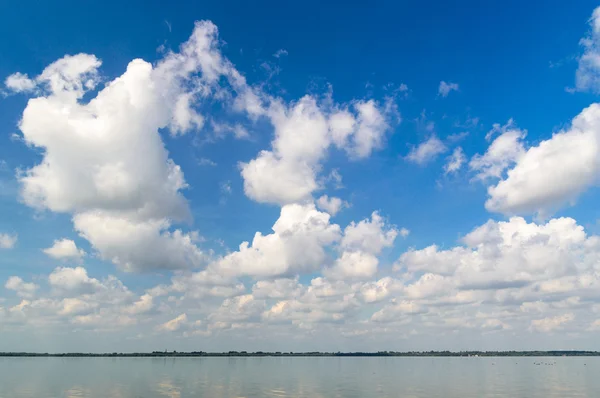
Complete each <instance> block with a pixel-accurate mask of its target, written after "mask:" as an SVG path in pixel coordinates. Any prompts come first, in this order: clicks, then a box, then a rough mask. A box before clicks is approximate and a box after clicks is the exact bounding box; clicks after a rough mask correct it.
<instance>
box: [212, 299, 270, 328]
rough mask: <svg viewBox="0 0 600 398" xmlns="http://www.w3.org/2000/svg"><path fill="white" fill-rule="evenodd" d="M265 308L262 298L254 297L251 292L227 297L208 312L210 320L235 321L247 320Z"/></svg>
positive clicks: (256, 317) (256, 316) (258, 314)
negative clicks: (217, 306)
mask: <svg viewBox="0 0 600 398" xmlns="http://www.w3.org/2000/svg"><path fill="white" fill-rule="evenodd" d="M264 308H265V302H264V300H260V299H258V300H257V299H255V298H254V296H253V295H251V294H244V295H241V296H237V297H232V298H227V299H225V301H223V303H222V304H221V306H220V307H219V308H218V309H217V310H216V311H214V312H213V313H211V314H210V316H209V320H210V321H211V322H226V323H230V322H236V321H247V320H250V319H252V318H254V319H256V320H258V317H259V316H260V314H261V313H262V312H263V310H264Z"/></svg>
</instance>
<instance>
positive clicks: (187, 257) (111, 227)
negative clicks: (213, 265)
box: [73, 212, 208, 271]
mask: <svg viewBox="0 0 600 398" xmlns="http://www.w3.org/2000/svg"><path fill="white" fill-rule="evenodd" d="M73 223H74V225H75V228H76V229H77V230H78V231H79V233H80V234H81V236H82V237H84V238H85V239H87V240H88V241H90V242H91V243H92V246H93V247H94V248H95V249H97V250H98V252H99V253H100V256H101V257H102V258H104V259H106V260H110V261H112V262H113V263H115V264H116V265H118V266H119V268H121V269H122V270H125V271H142V270H153V269H185V268H189V267H199V266H201V265H202V264H205V263H206V262H207V259H208V257H207V255H206V254H204V253H203V252H202V251H201V250H200V249H199V248H198V247H197V246H196V242H198V241H199V240H200V237H199V235H198V233H197V232H191V233H184V232H182V231H181V230H179V229H177V230H174V231H173V232H170V231H168V228H169V226H170V223H169V222H168V221H167V220H166V219H151V220H147V221H134V220H130V219H127V218H122V217H113V216H112V215H111V214H106V213H103V212H86V213H80V214H77V215H76V216H75V217H74V218H73Z"/></svg>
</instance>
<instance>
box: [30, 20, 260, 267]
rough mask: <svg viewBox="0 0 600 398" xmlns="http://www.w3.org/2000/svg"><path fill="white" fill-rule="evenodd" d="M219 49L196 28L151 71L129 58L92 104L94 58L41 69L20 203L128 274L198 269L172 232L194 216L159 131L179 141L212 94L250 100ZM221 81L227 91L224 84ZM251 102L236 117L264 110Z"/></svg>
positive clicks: (202, 27)
mask: <svg viewBox="0 0 600 398" xmlns="http://www.w3.org/2000/svg"><path fill="white" fill-rule="evenodd" d="M218 43H219V40H218V32H217V28H216V26H214V25H213V24H212V23H211V22H206V21H204V22H198V23H196V26H195V29H194V31H193V33H192V35H191V37H190V38H189V40H188V41H187V42H185V43H184V44H182V45H181V47H180V49H179V52H168V53H166V55H165V56H164V58H163V59H161V60H159V61H158V62H157V63H156V64H154V65H152V64H150V63H148V62H145V61H143V60H140V59H136V60H133V61H131V62H130V63H129V65H128V66H127V70H126V72H125V73H124V74H123V75H121V76H119V77H117V78H115V79H113V80H112V81H108V82H107V83H106V85H105V86H104V87H102V88H100V89H99V91H98V92H97V93H96V94H95V96H92V97H91V98H90V99H89V100H88V99H87V98H85V97H84V94H86V93H88V92H90V90H93V89H95V88H96V85H97V83H98V82H99V77H98V76H99V72H98V68H99V67H100V65H101V61H100V60H98V59H97V58H96V57H95V56H93V55H88V54H77V55H74V56H65V57H63V58H61V59H59V60H58V61H56V62H54V63H52V64H50V65H49V66H48V67H46V68H45V69H44V71H43V72H42V73H41V74H40V75H39V76H37V77H36V78H35V79H32V80H35V82H36V84H37V85H38V86H39V89H40V90H39V96H38V97H37V98H33V99H31V100H30V101H29V102H28V105H27V107H26V108H25V110H24V112H23V116H22V119H21V121H20V123H19V127H20V130H21V132H22V134H23V139H24V140H25V142H26V143H27V144H29V145H31V146H35V147H38V148H41V149H42V153H43V159H42V161H41V162H40V163H39V164H38V165H36V166H34V167H32V168H30V169H29V170H26V171H25V172H24V173H23V174H22V175H21V176H20V178H19V181H20V183H21V187H22V192H21V196H22V198H23V200H24V202H25V203H26V204H28V205H30V206H32V207H35V208H38V209H48V210H51V211H54V212H64V213H70V214H72V215H73V220H74V223H75V228H76V229H77V230H78V231H79V232H80V234H81V235H82V236H83V237H85V238H86V239H88V240H89V241H90V243H91V244H92V246H93V247H94V248H95V249H96V250H98V251H99V253H100V255H101V257H103V258H105V259H108V260H112V261H114V262H115V263H116V264H117V265H119V266H120V267H121V268H123V269H125V270H136V271H140V270H145V269H148V268H186V267H196V266H198V265H200V264H201V263H202V258H203V257H204V255H203V254H202V252H201V251H200V249H198V248H197V247H196V246H195V244H194V243H193V241H194V240H195V239H194V236H195V235H196V233H190V234H185V233H183V232H181V231H179V230H176V231H174V232H171V231H170V230H169V229H170V227H171V224H172V223H173V222H179V221H182V220H187V219H189V216H190V212H189V208H188V204H187V201H186V200H185V198H184V197H183V195H182V193H181V191H182V190H183V189H185V188H186V187H187V184H186V182H185V179H184V176H183V172H182V171H181V168H180V167H179V166H178V165H176V164H175V163H174V162H173V161H172V160H171V159H169V156H168V152H167V151H166V149H165V146H164V144H163V142H162V140H161V136H160V134H159V130H160V129H163V128H168V129H169V130H170V132H171V133H172V134H173V135H180V134H184V133H186V132H187V131H190V130H192V129H198V128H200V127H201V126H202V124H203V117H202V115H199V114H197V113H196V110H195V105H196V104H197V103H198V102H199V101H201V100H202V99H204V98H207V97H209V96H213V97H215V98H218V99H223V100H227V99H228V98H231V97H232V96H233V92H235V93H237V95H236V96H235V97H234V98H235V99H237V97H240V96H244V98H254V97H253V96H252V95H251V94H250V92H251V91H252V90H251V89H250V88H249V87H248V86H247V85H246V82H245V79H244V77H243V76H241V75H240V74H239V72H237V70H235V68H233V66H232V65H231V63H230V62H229V61H228V60H227V59H225V58H224V57H223V56H222V55H221V53H220V51H219V48H218ZM222 77H224V78H225V80H226V81H227V82H228V84H229V89H230V91H228V89H226V88H223V87H221V86H220V84H221V83H222V80H223V79H222ZM223 84H225V83H223ZM248 101H249V100H248V99H246V100H244V102H243V103H241V105H240V106H241V108H240V109H241V110H242V111H246V110H247V111H248V112H252V113H256V112H260V110H259V109H257V103H256V100H255V101H254V102H248ZM49 121H50V122H49ZM124 126H125V127H124ZM123 231H127V236H125V234H124V233H123ZM128 243H130V244H132V245H133V246H129V245H128ZM172 256H173V257H172ZM171 259H173V261H171Z"/></svg>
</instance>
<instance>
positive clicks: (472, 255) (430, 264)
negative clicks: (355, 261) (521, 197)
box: [395, 217, 600, 295]
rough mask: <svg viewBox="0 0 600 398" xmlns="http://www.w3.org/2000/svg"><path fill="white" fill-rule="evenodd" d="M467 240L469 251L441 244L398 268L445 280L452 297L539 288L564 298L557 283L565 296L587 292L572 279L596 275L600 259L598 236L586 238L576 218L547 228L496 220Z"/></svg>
mask: <svg viewBox="0 0 600 398" xmlns="http://www.w3.org/2000/svg"><path fill="white" fill-rule="evenodd" d="M462 241H463V243H464V245H465V246H456V247H453V248H449V249H446V250H440V249H439V248H438V247H437V246H435V245H432V246H429V247H427V248H425V249H421V250H414V249H411V250H409V251H407V252H406V253H404V254H402V256H401V257H400V259H399V261H398V263H397V264H396V266H395V269H396V270H398V271H400V270H404V271H405V272H409V273H417V272H424V273H428V274H431V275H436V276H437V275H439V276H440V277H444V278H446V279H440V280H439V282H440V283H442V282H443V283H448V284H447V285H446V288H445V289H446V291H447V292H448V293H449V292H452V291H454V290H456V289H458V290H491V291H502V290H504V289H519V288H527V287H528V286H529V288H531V289H534V290H533V291H531V292H530V294H531V295H535V294H542V293H545V294H552V293H558V292H557V291H556V288H555V284H557V283H560V286H563V288H565V289H566V290H565V291H570V290H573V289H577V288H576V287H575V286H581V287H582V285H581V282H577V283H576V284H575V285H573V286H572V287H569V284H570V283H571V282H568V281H569V280H570V279H569V278H571V277H575V276H578V278H582V277H583V275H586V273H588V272H592V275H594V273H593V268H592V267H593V263H594V261H595V259H596V258H597V256H598V255H599V254H600V251H599V250H600V246H599V245H598V242H599V240H598V237H595V236H592V237H588V236H586V234H585V232H584V229H583V227H581V226H579V225H577V223H576V221H575V220H573V219H571V218H558V219H552V220H550V221H548V222H547V223H545V224H535V223H527V222H526V221H525V220H524V219H523V218H520V217H513V218H511V219H510V220H509V221H500V222H497V221H492V220H490V221H488V222H487V223H486V224H484V225H482V226H480V227H478V228H475V229H474V230H473V231H471V232H470V233H469V234H467V235H466V236H465V237H464V238H463V239H462ZM447 278H450V279H447ZM561 278H563V279H561ZM564 278H566V279H564ZM592 278H594V280H595V278H597V276H593V277H592ZM561 280H562V282H559V281H561ZM581 280H583V279H580V281H581ZM557 286H558V285H557ZM529 288H528V289H529ZM534 292H536V293H535V294H534Z"/></svg>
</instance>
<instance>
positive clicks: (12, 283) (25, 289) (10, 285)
mask: <svg viewBox="0 0 600 398" xmlns="http://www.w3.org/2000/svg"><path fill="white" fill-rule="evenodd" d="M4 287H5V288H7V289H9V290H14V291H15V292H16V293H17V295H18V296H19V297H23V298H29V299H30V298H32V297H33V296H34V295H35V292H36V290H37V289H39V286H38V285H36V284H35V283H26V282H25V281H23V279H21V278H20V277H18V276H11V277H10V278H8V280H7V281H6V284H5V285H4Z"/></svg>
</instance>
